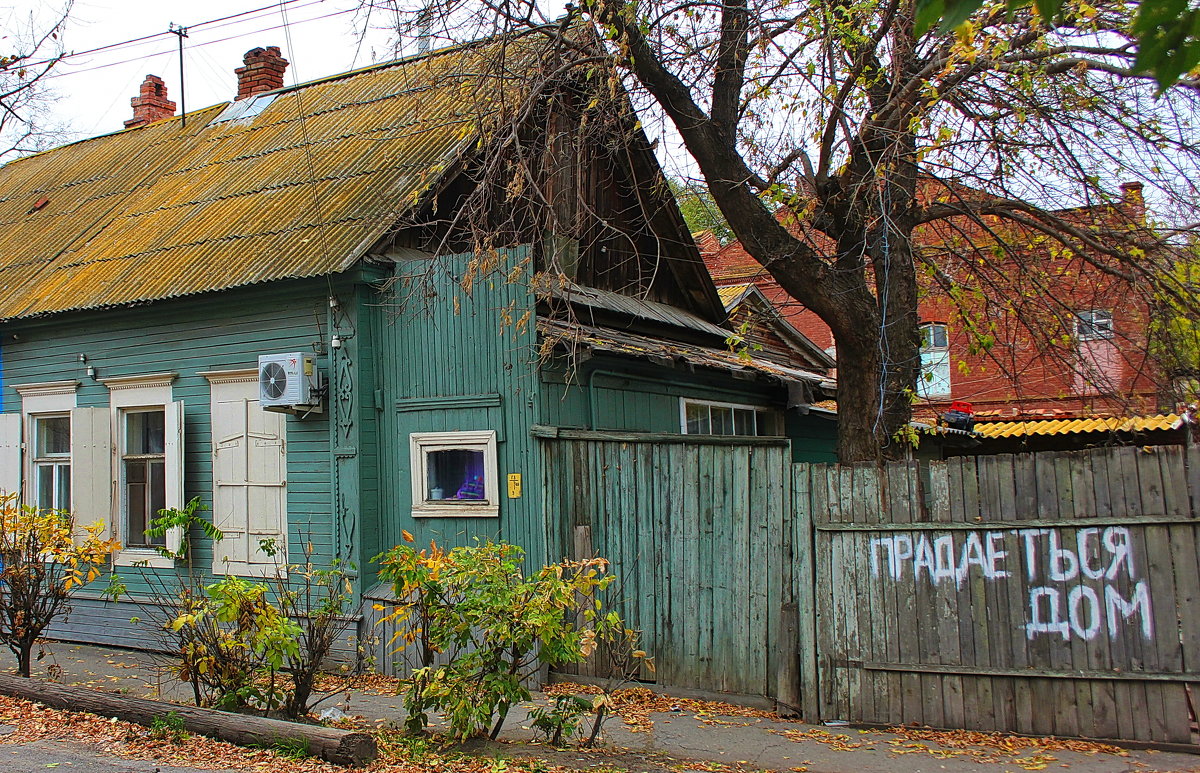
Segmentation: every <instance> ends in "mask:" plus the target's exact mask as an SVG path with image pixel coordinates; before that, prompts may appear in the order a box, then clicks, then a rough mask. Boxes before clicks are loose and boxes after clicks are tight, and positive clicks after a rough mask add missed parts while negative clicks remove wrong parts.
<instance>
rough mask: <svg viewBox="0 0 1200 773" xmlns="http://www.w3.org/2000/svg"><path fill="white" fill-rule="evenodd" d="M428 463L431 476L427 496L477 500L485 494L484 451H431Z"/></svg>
mask: <svg viewBox="0 0 1200 773" xmlns="http://www.w3.org/2000/svg"><path fill="white" fill-rule="evenodd" d="M426 465H427V470H428V476H429V481H428V488H427V490H426V492H425V498H426V499H428V500H432V501H437V500H460V499H469V500H476V501H477V500H481V499H483V498H484V496H485V487H484V475H483V451H472V450H467V449H461V448H456V449H452V450H447V451H430V452H429V453H428V454H427V456H426Z"/></svg>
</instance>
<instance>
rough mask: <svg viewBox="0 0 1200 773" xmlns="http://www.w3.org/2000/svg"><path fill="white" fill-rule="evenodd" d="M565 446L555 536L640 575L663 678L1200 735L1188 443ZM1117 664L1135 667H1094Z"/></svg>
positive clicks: (880, 715)
mask: <svg viewBox="0 0 1200 773" xmlns="http://www.w3.org/2000/svg"><path fill="white" fill-rule="evenodd" d="M545 444H546V445H547V446H548V447H547V448H546V453H545V455H544V459H545V462H546V466H547V469H546V471H545V473H544V474H545V478H544V479H545V481H546V483H547V487H548V489H553V491H550V490H548V491H547V492H546V493H545V495H544V496H545V502H546V507H547V510H548V511H549V510H551V509H553V510H554V511H555V512H554V513H553V514H552V519H553V521H554V522H552V523H547V524H546V531H547V537H548V540H549V542H550V544H552V545H553V544H557V545H560V546H561V547H560V548H559V549H560V550H562V551H563V552H570V553H572V554H576V555H582V554H583V553H586V552H589V551H594V552H598V553H601V554H603V555H606V556H607V557H609V558H610V559H611V560H612V561H613V563H614V570H616V571H619V572H621V574H622V576H624V577H626V578H627V583H628V587H627V588H626V600H627V607H628V608H627V614H628V616H629V619H630V620H631V621H635V622H636V623H637V624H638V625H641V626H642V627H644V628H645V629H646V640H647V641H648V642H652V643H653V644H654V646H655V647H656V649H657V650H658V651H656V652H654V653H653V654H654V655H655V656H656V658H657V659H658V664H659V670H658V673H657V675H656V677H657V679H658V680H659V681H661V682H663V683H666V684H673V685H676V686H681V687H696V688H700V689H710V690H712V689H715V690H727V691H732V692H750V693H758V694H763V693H765V694H774V695H776V696H778V698H779V699H780V701H781V702H784V701H786V702H790V703H792V704H800V709H801V712H802V714H803V715H804V716H805V718H806V719H809V720H810V721H814V720H818V719H850V720H862V721H872V722H916V723H929V724H934V725H942V726H948V727H970V728H976V729H999V730H1016V731H1020V732H1031V733H1056V734H1059V735H1085V736H1091V737H1099V738H1113V737H1125V738H1129V739H1132V740H1158V741H1181V740H1182V741H1184V742H1186V740H1187V739H1188V738H1190V733H1191V731H1190V728H1188V727H1187V718H1186V712H1187V705H1186V695H1185V693H1184V691H1183V684H1184V681H1185V680H1186V679H1187V678H1188V677H1187V676H1186V675H1187V674H1193V675H1194V674H1195V673H1196V672H1197V671H1198V670H1200V655H1196V654H1195V653H1197V652H1200V626H1195V625H1191V624H1190V622H1191V621H1194V620H1196V619H1200V566H1198V563H1197V561H1198V558H1197V549H1198V546H1197V542H1198V539H1200V536H1198V534H1197V531H1198V530H1200V524H1198V523H1197V522H1196V521H1195V520H1189V518H1191V516H1192V514H1193V513H1194V512H1195V510H1194V503H1193V502H1192V500H1191V498H1190V494H1189V487H1190V486H1192V485H1193V483H1194V481H1193V478H1194V476H1195V467H1194V466H1193V465H1192V464H1191V463H1192V462H1193V461H1196V460H1197V457H1196V455H1195V452H1194V451H1192V450H1190V449H1189V450H1183V449H1170V448H1168V449H1156V450H1154V451H1153V452H1142V451H1141V450H1140V449H1136V448H1118V449H1102V450H1096V451H1086V452H1069V453H1044V454H1018V455H1014V456H1003V455H1002V456H997V457H980V458H969V457H964V458H958V459H952V460H949V461H945V462H940V461H939V462H934V463H932V464H929V465H928V469H927V472H926V471H925V470H921V469H920V468H919V467H918V466H917V465H915V464H912V463H907V464H906V463H892V464H888V465H885V466H882V467H880V466H875V465H852V466H839V465H793V464H792V463H791V462H790V461H789V460H788V458H787V450H786V449H782V448H775V447H772V448H766V447H763V448H758V447H751V446H746V445H738V444H727V445H722V444H718V443H706V442H701V443H693V442H686V443H681V444H669V445H666V446H661V445H656V444H655V443H653V442H640V441H639V442H616V441H610V442H601V441H591V440H588V441H583V440H580V441H563V440H555V441H545ZM556 444H557V445H556ZM1031 519H1038V520H1039V521H1041V522H1040V523H1036V524H1028V523H1027V522H1028V521H1029V520H1031ZM1080 519H1085V520H1083V521H1081V520H1080ZM1097 519H1098V520H1097ZM1162 519H1171V520H1172V521H1177V522H1170V523H1164V522H1162ZM943 527H945V528H943ZM588 536H590V539H591V543H592V544H591V546H590V548H589V547H588V546H587V544H586V543H587V537H588ZM1056 551H1057V553H1056ZM1118 555H1120V556H1127V558H1125V559H1124V560H1123V561H1119V560H1117V558H1116V557H1117V556H1118ZM731 559H733V560H731ZM1139 584H1141V585H1139ZM1139 588H1146V589H1148V591H1149V594H1150V600H1149V602H1148V603H1142V602H1141V601H1140V600H1139V599H1141V598H1142V597H1141V596H1139V595H1138V594H1139V592H1140V591H1139ZM1080 589H1084V590H1080ZM1114 599H1115V600H1114ZM1147 614H1149V615H1152V618H1153V619H1152V634H1153V635H1150V636H1147V635H1144V634H1143V628H1142V620H1143V616H1144V615H1147ZM906 665H908V666H911V668H906V667H905V666H906ZM947 668H954V669H956V670H957V672H951V673H946V672H945V669H947ZM1143 670H1144V671H1147V672H1152V673H1153V674H1154V675H1155V678H1154V680H1139V679H1137V674H1138V673H1139V672H1140V671H1143ZM1097 671H1103V672H1109V673H1110V674H1111V675H1113V676H1115V677H1116V678H1109V679H1087V678H1083V677H1085V676H1086V675H1087V674H1088V673H1090V672H1097ZM789 672H790V673H789ZM1172 674H1178V675H1179V679H1178V680H1172V679H1170V676H1171V675H1172ZM1067 675H1074V677H1075V678H1065V677H1066V676H1067ZM789 691H790V692H789ZM789 696H790V698H789Z"/></svg>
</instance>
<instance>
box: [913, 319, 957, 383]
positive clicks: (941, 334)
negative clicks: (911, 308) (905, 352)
mask: <svg viewBox="0 0 1200 773" xmlns="http://www.w3.org/2000/svg"><path fill="white" fill-rule="evenodd" d="M917 395H918V396H919V397H921V398H923V399H926V400H930V399H936V398H941V397H949V396H950V337H949V334H948V333H947V331H946V326H945V325H943V324H941V323H938V322H927V323H925V324H923V325H921V375H920V377H919V378H918V379H917Z"/></svg>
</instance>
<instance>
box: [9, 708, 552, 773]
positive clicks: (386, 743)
mask: <svg viewBox="0 0 1200 773" xmlns="http://www.w3.org/2000/svg"><path fill="white" fill-rule="evenodd" d="M0 724H5V725H9V726H11V727H14V728H16V730H15V731H14V732H12V733H10V734H8V735H5V736H2V737H0V745H8V744H23V743H31V742H33V741H54V740H59V741H62V740H66V741H73V742H77V743H83V744H87V745H89V746H91V747H93V748H96V749H98V750H101V751H103V752H104V753H107V754H111V755H114V756H117V757H123V758H125V759H137V760H153V761H155V762H159V763H169V764H174V765H186V766H188V767H193V768H202V769H212V770H238V771H267V770H269V771H270V772H271V773H344V771H346V770H347V769H346V768H342V767H340V766H337V765H333V764H331V763H328V762H322V761H320V760H316V759H311V758H307V759H293V758H290V757H288V756H285V755H281V754H279V753H277V752H275V751H273V750H270V749H251V748H246V747H242V746H236V745H234V744H231V743H226V742H224V741H216V740H213V739H211V738H207V737H205V736H201V735H195V734H189V735H186V736H185V737H183V738H181V739H178V740H162V739H157V738H155V737H153V735H152V734H151V732H150V731H149V730H148V729H147V728H144V727H142V726H141V725H136V724H132V723H130V722H122V721H120V720H117V719H110V718H106V717H101V716H97V715H95V714H85V713H81V712H73V711H60V710H58V709H52V708H49V707H47V706H45V705H43V704H41V703H34V702H32V701H27V700H23V699H20V698H11V697H8V696H5V695H0ZM394 737H395V736H394V734H386V733H380V734H377V740H378V741H379V742H380V752H381V754H380V759H379V760H377V761H376V762H374V763H372V764H371V765H369V766H367V767H365V768H358V769H356V770H358V771H362V773H428V771H430V770H436V771H439V773H489V772H490V771H495V770H496V767H495V763H496V760H494V759H492V758H483V757H472V756H469V755H465V754H454V753H445V754H443V753H440V752H438V751H436V750H432V749H431V748H427V747H425V746H420V747H416V746H413V745H411V744H406V743H403V742H397V741H395V740H392V739H394ZM505 770H506V771H508V772H509V773H533V771H537V773H565V772H566V771H567V770H568V769H566V768H560V767H554V766H549V765H546V764H545V763H544V762H541V761H537V760H528V761H517V760H508V761H507V764H506V767H505Z"/></svg>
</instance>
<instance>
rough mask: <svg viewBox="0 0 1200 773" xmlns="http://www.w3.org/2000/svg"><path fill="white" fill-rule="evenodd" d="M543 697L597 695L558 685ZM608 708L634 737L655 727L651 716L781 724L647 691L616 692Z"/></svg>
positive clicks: (749, 712) (763, 715)
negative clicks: (742, 719) (684, 715)
mask: <svg viewBox="0 0 1200 773" xmlns="http://www.w3.org/2000/svg"><path fill="white" fill-rule="evenodd" d="M545 691H546V695H548V696H551V697H552V696H555V695H598V694H599V693H600V692H601V690H600V688H599V687H597V686H595V685H590V684H575V683H573V682H560V683H558V684H552V685H549V686H548V687H546V690H545ZM609 708H610V709H611V710H612V712H613V713H614V714H616V715H617V716H618V717H620V718H621V720H622V721H623V722H624V723H625V724H626V725H628V726H629V729H630V730H632V731H633V732H635V733H644V732H648V731H649V730H651V729H652V728H653V727H654V722H653V721H652V720H651V719H650V715H651V714H656V713H669V712H682V713H687V714H692V715H693V716H695V718H696V719H698V720H700V721H701V722H704V723H707V724H710V725H738V724H742V725H748V724H749V723H748V722H744V723H738V722H727V721H724V720H721V719H719V717H746V718H748V719H770V720H774V721H777V722H784V721H787V720H782V719H780V718H779V716H777V715H776V714H775V713H773V712H770V711H763V710H762V709H752V708H748V707H746V706H735V705H733V704H732V703H723V702H721V701H703V700H698V699H696V698H675V697H672V696H670V695H663V694H661V693H656V692H654V691H652V690H650V689H648V688H646V687H626V688H623V689H620V690H615V691H614V692H613V694H612V701H611V702H610V704H609Z"/></svg>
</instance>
